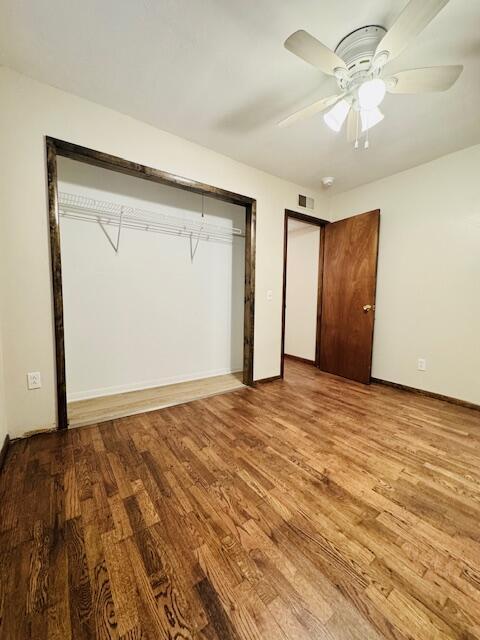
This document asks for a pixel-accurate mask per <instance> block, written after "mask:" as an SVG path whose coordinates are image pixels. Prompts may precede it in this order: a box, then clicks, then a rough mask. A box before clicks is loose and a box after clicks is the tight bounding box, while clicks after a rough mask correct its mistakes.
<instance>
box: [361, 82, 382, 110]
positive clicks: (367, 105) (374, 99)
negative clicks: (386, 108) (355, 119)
mask: <svg viewBox="0 0 480 640" xmlns="http://www.w3.org/2000/svg"><path fill="white" fill-rule="evenodd" d="M386 90H387V87H386V85H385V82H384V81H383V80H380V78H374V79H373V80H367V81H366V82H364V83H363V84H362V85H360V87H359V89H358V102H359V103H360V109H362V110H366V111H368V110H369V109H375V107H378V105H379V104H381V102H382V100H383V99H384V97H385V92H386Z"/></svg>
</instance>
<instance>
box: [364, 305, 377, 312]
mask: <svg viewBox="0 0 480 640" xmlns="http://www.w3.org/2000/svg"><path fill="white" fill-rule="evenodd" d="M374 309H375V307H374V306H373V304H364V305H363V310H364V312H365V313H368V312H369V311H373V310H374Z"/></svg>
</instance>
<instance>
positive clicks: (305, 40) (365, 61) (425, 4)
mask: <svg viewBox="0 0 480 640" xmlns="http://www.w3.org/2000/svg"><path fill="white" fill-rule="evenodd" d="M447 2H448V0H410V2H409V3H408V4H407V6H406V7H405V9H404V10H403V11H402V13H400V15H399V16H398V18H397V19H396V21H395V23H394V24H393V26H392V27H391V28H390V29H389V30H388V31H387V30H386V29H384V28H383V27H381V26H378V25H368V26H366V27H361V28H360V29H356V30H355V31H353V32H352V33H349V34H348V35H347V36H345V37H344V38H343V39H342V40H341V41H340V42H339V44H338V45H337V47H336V49H335V51H332V50H331V49H329V48H328V47H326V46H325V45H324V44H322V43H321V42H319V41H318V40H317V39H316V38H314V37H313V36H312V35H310V34H309V33H307V32H306V31H303V30H300V31H295V33H292V35H291V36H290V37H289V38H287V40H286V41H285V48H286V49H288V51H291V52H292V53H294V54H295V55H297V56H298V57H300V58H302V60H305V62H308V63H310V64H312V65H313V66H314V67H317V69H320V71H323V73H326V74H328V75H331V76H334V77H335V79H336V80H337V84H338V88H339V93H337V94H335V95H332V96H328V97H326V98H321V99H320V100H317V101H316V102H314V103H313V104H311V105H309V106H308V107H305V108H304V109H300V111H296V112H295V113H293V114H292V115H290V116H288V118H285V119H284V120H282V121H281V122H279V123H278V124H279V125H280V126H286V125H289V124H292V123H294V122H297V121H298V120H301V119H303V118H307V117H309V116H312V115H314V114H316V113H319V112H320V111H325V110H326V109H329V110H328V111H327V112H326V113H325V114H324V116H323V117H324V120H325V123H326V124H327V125H328V126H329V127H330V128H331V129H333V131H340V129H341V128H342V126H343V124H344V122H345V120H347V118H348V120H347V139H348V141H349V142H354V143H355V148H357V147H358V146H359V138H361V137H362V136H364V137H365V143H364V146H365V148H368V144H369V142H368V130H369V129H371V128H372V127H374V126H375V125H376V124H378V123H379V122H381V121H382V120H383V117H384V116H383V114H382V112H381V111H380V109H379V106H380V104H381V102H382V101H383V99H384V97H385V94H386V93H387V92H388V93H393V94H395V93H424V92H427V91H446V90H447V89H449V88H450V87H451V86H452V85H453V84H454V83H455V82H456V80H457V79H458V77H459V76H460V74H461V73H462V70H463V66H462V65H449V66H442V67H427V68H423V69H409V70H406V71H399V72H398V73H394V74H393V75H388V73H387V74H385V73H384V71H385V66H386V65H387V64H388V63H389V62H391V61H392V60H394V59H395V58H396V57H397V56H399V55H400V54H401V53H402V52H403V50H404V49H405V48H406V47H407V46H408V45H409V44H410V41H411V40H413V38H414V37H415V36H416V35H418V34H419V33H420V32H421V31H422V29H424V28H425V27H426V26H427V24H428V23H429V22H431V20H433V18H434V17H435V16H436V15H437V13H438V12H439V11H440V10H441V9H442V8H443V7H444V6H445V5H446V4H447Z"/></svg>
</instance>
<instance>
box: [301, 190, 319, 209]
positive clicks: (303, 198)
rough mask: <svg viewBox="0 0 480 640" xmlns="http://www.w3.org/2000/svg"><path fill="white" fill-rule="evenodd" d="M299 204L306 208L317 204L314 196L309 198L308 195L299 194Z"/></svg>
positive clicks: (311, 207)
mask: <svg viewBox="0 0 480 640" xmlns="http://www.w3.org/2000/svg"><path fill="white" fill-rule="evenodd" d="M298 206H299V207H305V209H313V208H314V206H315V201H314V199H313V198H309V197H308V196H302V195H300V194H299V195H298Z"/></svg>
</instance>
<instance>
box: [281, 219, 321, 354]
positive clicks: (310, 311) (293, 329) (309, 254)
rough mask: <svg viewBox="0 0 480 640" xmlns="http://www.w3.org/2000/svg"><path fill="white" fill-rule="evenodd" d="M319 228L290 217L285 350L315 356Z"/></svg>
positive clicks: (289, 352) (287, 352)
mask: <svg viewBox="0 0 480 640" xmlns="http://www.w3.org/2000/svg"><path fill="white" fill-rule="evenodd" d="M319 251H320V228H319V227H316V226H313V225H311V224H307V223H305V222H299V221H298V220H292V219H290V220H289V221H288V248H287V291H286V296H285V298H286V303H287V307H286V313H285V353H286V354H288V355H291V356H298V357H300V358H306V359H307V360H315V345H316V329H317V296H318V256H319Z"/></svg>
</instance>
